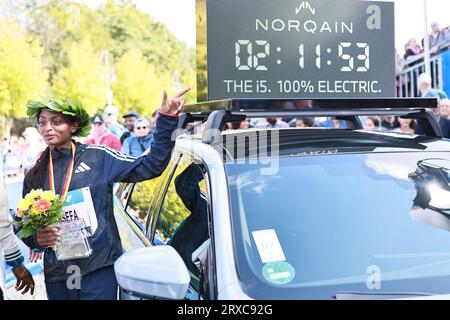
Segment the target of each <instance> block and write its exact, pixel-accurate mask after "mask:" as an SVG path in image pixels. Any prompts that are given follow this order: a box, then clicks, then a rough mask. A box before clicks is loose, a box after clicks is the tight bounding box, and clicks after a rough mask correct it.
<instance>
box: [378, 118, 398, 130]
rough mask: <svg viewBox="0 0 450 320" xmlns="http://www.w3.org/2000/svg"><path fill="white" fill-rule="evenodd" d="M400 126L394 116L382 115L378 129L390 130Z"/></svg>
mask: <svg viewBox="0 0 450 320" xmlns="http://www.w3.org/2000/svg"><path fill="white" fill-rule="evenodd" d="M398 127H400V124H399V123H398V121H397V119H396V117H394V116H382V117H381V121H380V130H381V131H391V130H394V129H395V128H398Z"/></svg>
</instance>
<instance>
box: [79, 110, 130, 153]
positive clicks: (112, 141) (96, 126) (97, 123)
mask: <svg viewBox="0 0 450 320" xmlns="http://www.w3.org/2000/svg"><path fill="white" fill-rule="evenodd" d="M91 123H92V134H91V136H90V137H89V138H87V139H86V141H84V143H86V144H97V145H104V146H107V147H110V148H112V149H115V150H120V148H121V146H122V145H121V143H120V140H119V138H117V137H116V136H115V135H113V134H112V133H111V132H110V131H109V130H108V128H106V126H105V122H104V121H103V118H102V117H101V116H100V115H99V114H97V115H95V116H94V117H93V118H92V119H91Z"/></svg>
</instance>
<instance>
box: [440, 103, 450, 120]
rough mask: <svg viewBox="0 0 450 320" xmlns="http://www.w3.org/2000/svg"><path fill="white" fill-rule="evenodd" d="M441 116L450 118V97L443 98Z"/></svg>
mask: <svg viewBox="0 0 450 320" xmlns="http://www.w3.org/2000/svg"><path fill="white" fill-rule="evenodd" d="M441 117H443V118H446V119H450V100H449V99H442V100H441Z"/></svg>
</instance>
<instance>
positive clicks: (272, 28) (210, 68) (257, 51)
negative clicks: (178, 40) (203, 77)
mask: <svg viewBox="0 0 450 320" xmlns="http://www.w3.org/2000/svg"><path fill="white" fill-rule="evenodd" d="M206 22H207V23H206V26H207V28H206V35H207V37H206V39H207V41H206V45H207V96H208V99H209V100H216V99H227V98H329V97H333V98H336V97H343V98H344V97H345V98H348V97H393V96H395V73H394V70H395V68H394V4H393V3H391V2H378V1H355V0H340V1H336V0H311V1H299V0H295V1H294V0H207V1H206Z"/></svg>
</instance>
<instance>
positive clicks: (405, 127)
mask: <svg viewBox="0 0 450 320" xmlns="http://www.w3.org/2000/svg"><path fill="white" fill-rule="evenodd" d="M397 121H398V123H399V124H400V127H398V128H395V129H394V130H392V132H399V133H405V134H414V132H415V122H414V120H413V119H403V118H400V117H398V118H397Z"/></svg>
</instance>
